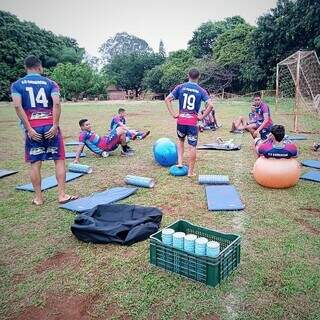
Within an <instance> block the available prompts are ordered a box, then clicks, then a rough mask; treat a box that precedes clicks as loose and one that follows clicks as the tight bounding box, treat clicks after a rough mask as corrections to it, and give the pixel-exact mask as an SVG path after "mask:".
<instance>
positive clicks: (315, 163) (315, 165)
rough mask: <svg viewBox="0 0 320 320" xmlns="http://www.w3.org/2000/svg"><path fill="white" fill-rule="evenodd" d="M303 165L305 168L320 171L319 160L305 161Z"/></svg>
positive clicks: (302, 162)
mask: <svg viewBox="0 0 320 320" xmlns="http://www.w3.org/2000/svg"><path fill="white" fill-rule="evenodd" d="M301 164H302V165H303V166H305V167H310V168H315V169H320V161H319V160H303V161H301Z"/></svg>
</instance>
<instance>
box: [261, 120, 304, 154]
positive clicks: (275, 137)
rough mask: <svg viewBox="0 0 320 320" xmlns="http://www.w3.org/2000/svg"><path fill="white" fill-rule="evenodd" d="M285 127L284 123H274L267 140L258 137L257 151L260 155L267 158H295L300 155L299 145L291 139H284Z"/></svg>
mask: <svg viewBox="0 0 320 320" xmlns="http://www.w3.org/2000/svg"><path fill="white" fill-rule="evenodd" d="M284 137H285V129H284V126H282V125H274V126H272V128H271V133H270V134H269V136H268V138H267V139H266V140H262V139H261V138H257V139H256V141H255V146H256V151H257V154H258V155H259V156H264V157H266V158H285V159H289V158H294V157H297V156H298V149H297V146H296V145H295V144H294V143H292V142H291V141H290V140H286V139H284Z"/></svg>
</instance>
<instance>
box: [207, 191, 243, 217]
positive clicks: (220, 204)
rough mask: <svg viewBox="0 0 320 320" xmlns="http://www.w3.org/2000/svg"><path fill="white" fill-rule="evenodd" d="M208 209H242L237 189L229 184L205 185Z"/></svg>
mask: <svg viewBox="0 0 320 320" xmlns="http://www.w3.org/2000/svg"><path fill="white" fill-rule="evenodd" d="M205 188H206V196H207V203H208V210H210V211H230V210H231V211H234V210H242V209H244V204H243V203H242V202H241V199H240V196H239V193H238V191H237V190H236V188H235V187H234V186H230V185H219V186H217V185H213V186H206V187H205Z"/></svg>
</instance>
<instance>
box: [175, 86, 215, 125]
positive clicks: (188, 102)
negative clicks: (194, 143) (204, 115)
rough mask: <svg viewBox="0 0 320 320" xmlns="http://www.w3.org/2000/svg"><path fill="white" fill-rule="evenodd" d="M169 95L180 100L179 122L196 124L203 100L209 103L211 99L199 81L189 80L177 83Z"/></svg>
mask: <svg viewBox="0 0 320 320" xmlns="http://www.w3.org/2000/svg"><path fill="white" fill-rule="evenodd" d="M169 96H171V97H172V98H173V99H178V100H179V117H178V119H177V123H178V124H181V125H189V126H196V125H197V121H198V113H199V111H200V108H201V102H202V101H203V102H204V103H207V102H208V100H209V95H208V93H207V91H206V90H205V89H203V88H202V87H200V86H199V85H198V84H197V83H195V82H190V81H189V82H186V83H183V84H179V85H177V86H176V87H175V88H174V89H173V91H172V92H171V93H170V94H169Z"/></svg>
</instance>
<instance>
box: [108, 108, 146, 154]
mask: <svg viewBox="0 0 320 320" xmlns="http://www.w3.org/2000/svg"><path fill="white" fill-rule="evenodd" d="M126 122H127V120H126V110H125V109H124V108H119V110H118V114H117V115H116V116H114V117H113V118H112V120H111V124H110V130H114V129H116V128H118V127H120V126H121V127H123V128H124V129H126V130H127V132H126V137H127V141H129V140H135V139H138V140H143V139H144V138H146V137H147V136H148V135H149V134H150V131H147V132H142V131H139V130H133V129H129V128H128V127H127V126H126ZM128 148H129V149H131V148H130V147H129V146H128Z"/></svg>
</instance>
